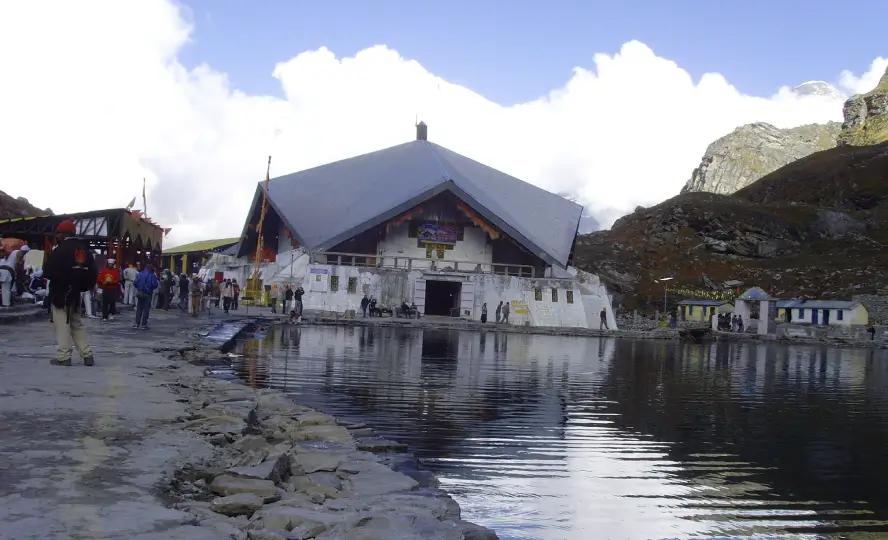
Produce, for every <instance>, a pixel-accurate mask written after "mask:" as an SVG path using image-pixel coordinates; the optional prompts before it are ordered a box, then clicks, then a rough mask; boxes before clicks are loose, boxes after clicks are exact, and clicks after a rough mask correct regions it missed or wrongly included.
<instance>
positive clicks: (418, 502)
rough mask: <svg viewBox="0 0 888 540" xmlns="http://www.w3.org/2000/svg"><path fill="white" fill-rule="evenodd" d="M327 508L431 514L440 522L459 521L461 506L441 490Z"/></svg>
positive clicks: (351, 499)
mask: <svg viewBox="0 0 888 540" xmlns="http://www.w3.org/2000/svg"><path fill="white" fill-rule="evenodd" d="M324 507H325V508H329V509H330V510H335V511H337V512H342V511H350V512H374V513H379V514H386V513H389V512H393V513H397V512H408V513H409V512H420V513H429V514H431V515H433V516H434V517H435V519H439V520H459V519H460V508H459V504H457V502H456V501H454V500H453V499H452V498H450V496H448V495H447V494H446V493H444V492H443V491H441V490H428V491H412V492H409V493H390V494H387V495H375V496H371V497H348V498H342V499H335V500H329V501H327V502H325V503H324Z"/></svg>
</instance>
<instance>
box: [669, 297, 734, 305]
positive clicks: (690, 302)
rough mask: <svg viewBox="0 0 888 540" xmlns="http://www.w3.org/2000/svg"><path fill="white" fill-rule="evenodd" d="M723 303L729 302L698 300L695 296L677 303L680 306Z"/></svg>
mask: <svg viewBox="0 0 888 540" xmlns="http://www.w3.org/2000/svg"><path fill="white" fill-rule="evenodd" d="M725 304H730V302H728V301H726V300H698V299H696V298H689V299H687V300H682V301H681V302H679V303H678V305H680V306H723V305H725Z"/></svg>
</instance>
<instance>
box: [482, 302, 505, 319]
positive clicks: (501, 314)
mask: <svg viewBox="0 0 888 540" xmlns="http://www.w3.org/2000/svg"><path fill="white" fill-rule="evenodd" d="M511 311H512V306H511V304H510V303H509V302H506V303H505V304H504V303H503V301H502V300H500V303H499V304H497V306H496V311H495V315H496V324H500V323H502V324H509V313H511ZM481 322H482V323H486V322H487V302H484V303H483V304H481Z"/></svg>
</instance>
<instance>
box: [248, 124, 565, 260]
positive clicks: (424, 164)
mask: <svg viewBox="0 0 888 540" xmlns="http://www.w3.org/2000/svg"><path fill="white" fill-rule="evenodd" d="M260 186H261V184H260ZM445 190H450V191H452V192H453V193H455V194H456V195H457V196H458V197H459V198H461V199H463V200H464V201H465V202H466V203H468V204H469V205H470V206H471V207H472V208H474V210H475V211H476V212H478V213H479V214H481V215H482V216H484V218H485V219H487V220H488V221H490V222H491V223H492V224H494V225H496V226H497V227H498V228H500V229H501V230H502V231H503V232H505V233H506V234H507V235H509V236H511V237H512V238H514V239H515V240H517V241H518V242H519V243H521V244H522V245H523V246H524V247H525V248H526V249H527V250H528V251H530V252H532V253H534V254H535V255H537V256H539V257H540V258H542V259H543V260H545V261H547V262H548V263H550V264H557V265H559V266H562V267H564V266H566V265H567V260H568V258H569V256H570V250H571V248H572V247H573V241H574V237H575V235H576V232H577V226H578V225H579V222H580V215H581V214H582V207H581V206H580V205H578V204H576V203H574V202H571V201H568V200H567V199H565V198H563V197H560V196H558V195H555V194H553V193H550V192H548V191H545V190H543V189H541V188H538V187H536V186H534V185H531V184H528V183H526V182H524V181H522V180H519V179H517V178H515V177H512V176H509V175H507V174H505V173H502V172H500V171H498V170H496V169H494V168H492V167H488V166H487V165H484V164H482V163H478V162H477V161H474V160H472V159H469V158H467V157H465V156H462V155H460V154H457V153H456V152H453V151H451V150H448V149H446V148H443V147H441V146H438V145H436V144H434V143H431V142H428V141H420V140H417V141H411V142H408V143H405V144H400V145H398V146H393V147H391V148H386V149H384V150H379V151H376V152H371V153H369V154H364V155H361V156H357V157H353V158H349V159H344V160H341V161H336V162H333V163H329V164H327V165H322V166H320V167H315V168H312V169H306V170H304V171H300V172H297V173H293V174H288V175H286V176H281V177H278V178H274V179H272V180H271V182H270V184H269V189H268V198H269V202H270V204H271V206H272V207H273V208H274V209H275V211H276V212H278V213H279V214H280V216H281V217H282V218H283V219H284V221H285V222H286V223H287V225H288V226H289V227H290V228H291V230H292V231H293V232H294V234H295V235H296V236H297V238H298V239H299V240H300V241H301V242H302V243H303V244H304V245H305V246H307V247H308V248H309V249H313V250H324V249H329V248H331V247H333V246H335V245H336V244H338V243H340V242H342V241H344V240H347V239H348V238H350V237H352V236H354V235H356V234H358V233H360V232H362V231H364V230H367V229H368V228H370V227H372V226H374V225H377V224H380V223H384V222H385V221H388V220H390V219H392V218H394V217H396V216H398V215H399V214H401V213H403V212H404V211H406V210H408V209H410V208H411V207H413V206H415V205H417V204H419V203H420V202H422V201H425V200H427V199H429V198H431V197H432V196H434V195H437V194H438V193H441V192H442V191H445Z"/></svg>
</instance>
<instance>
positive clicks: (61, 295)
mask: <svg viewBox="0 0 888 540" xmlns="http://www.w3.org/2000/svg"><path fill="white" fill-rule="evenodd" d="M75 231H76V226H75V222H74V221H73V220H66V221H63V222H62V223H61V224H59V226H58V228H57V229H56V238H57V244H56V246H55V247H54V248H53V250H52V251H51V252H50V253H49V256H48V258H47V260H46V263H45V264H44V268H43V269H42V270H36V271H34V272H32V273H31V274H30V275H31V280H30V285H29V289H30V290H31V291H32V292H40V291H42V296H43V297H44V299H45V300H44V305H45V306H46V308H47V310H48V311H49V314H50V320H51V321H52V323H53V325H54V328H55V332H56V339H57V341H58V355H57V357H56V358H55V359H53V361H52V363H53V364H56V365H64V366H70V365H71V358H72V354H73V349H74V348H77V350H78V352H79V353H80V356H81V357H82V358H83V362H84V364H85V365H87V366H92V365H94V363H95V359H94V356H93V352H92V349H91V347H90V345H89V342H88V340H87V338H86V333H85V331H84V327H83V321H82V317H84V316H92V313H93V310H94V309H96V308H95V306H94V305H93V302H95V300H96V299H97V298H99V299H101V301H100V303H101V313H102V320H103V321H109V320H111V319H112V317H113V315H115V314H117V299H118V298H119V297H120V296H121V295H122V298H123V303H125V304H131V305H135V307H136V314H135V321H134V323H133V328H136V329H141V330H147V329H148V316H149V313H150V311H151V308H152V307H157V308H160V309H169V307H170V305H171V300H172V299H178V307H179V309H181V310H183V311H187V312H188V313H189V314H190V315H191V316H193V317H197V316H199V315H200V313H201V311H207V312H210V306H211V304H212V303H213V302H215V304H216V306H218V305H219V304H220V301H221V304H222V306H223V308H224V310H225V312H226V313H228V311H229V310H231V309H237V307H238V304H239V298H240V287H239V285H238V284H237V280H235V279H224V280H215V279H212V278H208V279H206V280H202V279H201V278H200V277H199V276H198V275H196V274H194V275H192V276H190V277H189V276H188V275H186V274H178V275H175V274H173V273H172V272H170V271H169V270H161V271H159V272H158V271H157V270H155V267H154V265H152V264H150V263H148V264H145V266H144V268H141V269H140V268H139V265H138V264H136V265H129V266H128V267H127V268H126V269H124V271H123V272H122V273H121V272H120V271H119V270H118V268H117V261H116V260H115V259H108V260H107V261H106V263H105V265H104V268H102V270H101V271H99V270H98V268H97V265H96V261H95V256H94V255H93V252H92V250H91V249H90V248H89V246H88V245H87V244H86V242H84V241H83V240H81V239H80V238H77V237H76V236H75ZM35 296H37V295H36V294H35ZM300 299H301V296H300Z"/></svg>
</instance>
